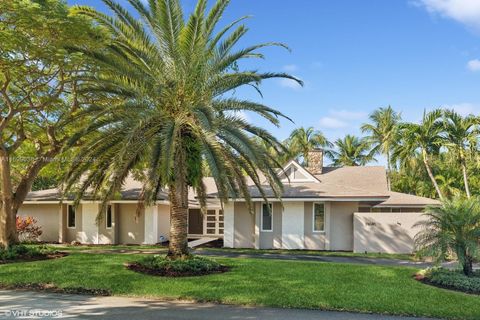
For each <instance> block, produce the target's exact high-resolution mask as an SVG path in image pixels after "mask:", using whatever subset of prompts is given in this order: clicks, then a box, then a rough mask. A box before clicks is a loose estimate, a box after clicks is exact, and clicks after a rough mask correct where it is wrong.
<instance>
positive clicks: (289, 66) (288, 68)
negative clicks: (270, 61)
mask: <svg viewBox="0 0 480 320" xmlns="http://www.w3.org/2000/svg"><path fill="white" fill-rule="evenodd" d="M282 69H283V70H285V71H287V72H294V71H297V70H298V66H297V65H296V64H287V65H285V66H283V67H282Z"/></svg>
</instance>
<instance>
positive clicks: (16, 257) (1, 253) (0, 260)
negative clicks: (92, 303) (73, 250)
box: [0, 244, 66, 264]
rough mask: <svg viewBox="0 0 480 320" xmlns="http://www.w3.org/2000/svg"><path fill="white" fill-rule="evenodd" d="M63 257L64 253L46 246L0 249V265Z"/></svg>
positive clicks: (15, 246)
mask: <svg viewBox="0 0 480 320" xmlns="http://www.w3.org/2000/svg"><path fill="white" fill-rule="evenodd" d="M65 255H66V254H65V253H60V252H57V251H55V250H53V249H52V248H50V247H48V246H25V245H21V244H19V245H14V246H11V247H9V248H8V249H5V248H0V264H4V263H12V262H25V261H35V260H44V259H54V258H60V257H63V256H65Z"/></svg>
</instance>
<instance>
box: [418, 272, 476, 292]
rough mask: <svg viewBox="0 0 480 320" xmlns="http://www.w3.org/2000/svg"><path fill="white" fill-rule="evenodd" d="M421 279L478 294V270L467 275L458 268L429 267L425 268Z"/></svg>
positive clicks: (443, 286) (447, 287)
mask: <svg viewBox="0 0 480 320" xmlns="http://www.w3.org/2000/svg"><path fill="white" fill-rule="evenodd" d="M422 281H424V282H426V283H429V284H432V285H435V286H438V287H442V288H446V289H452V290H458V291H462V292H466V293H474V294H480V272H479V271H476V272H475V273H474V276H472V277H467V276H465V275H464V274H463V272H461V271H459V270H448V269H444V268H431V269H427V270H425V272H424V278H423V279H422Z"/></svg>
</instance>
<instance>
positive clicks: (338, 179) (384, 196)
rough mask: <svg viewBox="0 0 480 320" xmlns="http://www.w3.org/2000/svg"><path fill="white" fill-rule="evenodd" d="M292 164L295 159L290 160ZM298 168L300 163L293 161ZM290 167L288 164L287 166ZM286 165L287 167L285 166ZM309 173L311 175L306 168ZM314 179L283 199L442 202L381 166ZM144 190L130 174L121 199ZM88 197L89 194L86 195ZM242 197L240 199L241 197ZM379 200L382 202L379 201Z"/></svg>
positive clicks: (55, 195)
mask: <svg viewBox="0 0 480 320" xmlns="http://www.w3.org/2000/svg"><path fill="white" fill-rule="evenodd" d="M289 165H292V162H289ZM293 165H294V166H295V167H296V168H298V167H299V165H298V163H294V164H293ZM285 168H287V167H285ZM285 168H284V169H285ZM306 172H307V174H308V175H311V174H310V173H309V172H308V171H306ZM311 177H314V179H310V180H308V179H304V178H305V169H304V168H303V169H302V179H301V180H297V181H295V180H293V181H290V182H288V179H287V180H285V182H284V190H283V193H282V198H284V199H302V198H304V199H307V198H309V199H312V198H313V199H319V200H327V199H358V201H362V200H363V201H375V203H376V204H377V205H376V206H377V207H392V206H426V205H435V204H438V203H439V202H438V201H436V200H432V199H429V198H423V197H417V196H414V195H409V194H403V193H398V192H393V191H389V190H388V184H387V178H386V171H385V168H384V167H381V166H368V167H361V166H359V167H351V166H346V167H324V168H323V171H322V174H319V175H311ZM204 184H205V187H206V193H207V195H208V196H209V205H212V206H219V205H220V204H219V201H218V198H217V188H216V185H215V181H214V179H213V178H211V177H207V178H204ZM249 185H250V194H251V197H252V198H263V197H262V196H261V194H260V192H259V190H258V188H257V187H256V186H255V185H254V183H253V182H252V181H250V182H249ZM262 187H263V189H264V191H265V193H266V196H267V198H275V196H274V194H273V191H272V189H271V187H270V186H268V184H267V183H266V182H265V183H264V185H263V186H262ZM141 190H142V183H141V182H140V181H138V180H136V179H135V178H134V177H133V176H129V177H128V178H127V179H126V180H125V182H124V184H123V187H122V190H121V192H120V195H121V196H120V199H119V200H122V201H136V200H138V198H139V196H140V194H141ZM59 200H60V193H59V191H58V190H57V189H49V190H41V191H33V192H30V193H29V194H28V196H27V198H26V201H30V202H32V201H59ZM86 200H90V199H88V196H87V197H86ZM157 200H159V201H162V200H163V201H168V193H167V191H166V190H161V191H160V192H159V193H158V194H157ZM239 200H241V199H239ZM189 203H190V205H191V206H196V205H198V201H197V200H196V197H195V193H194V192H193V190H192V191H191V192H189ZM378 203H380V204H378Z"/></svg>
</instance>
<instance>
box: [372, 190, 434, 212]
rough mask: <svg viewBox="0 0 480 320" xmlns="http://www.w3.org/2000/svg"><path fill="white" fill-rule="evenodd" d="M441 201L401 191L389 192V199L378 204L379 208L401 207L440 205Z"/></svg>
mask: <svg viewBox="0 0 480 320" xmlns="http://www.w3.org/2000/svg"><path fill="white" fill-rule="evenodd" d="M438 204H440V201H438V200H434V199H430V198H425V197H419V196H415V195H412V194H407V193H400V192H394V191H390V192H389V197H388V200H386V201H384V202H382V203H380V204H378V205H376V206H375V207H377V208H382V207H401V206H419V207H424V206H429V205H438Z"/></svg>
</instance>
